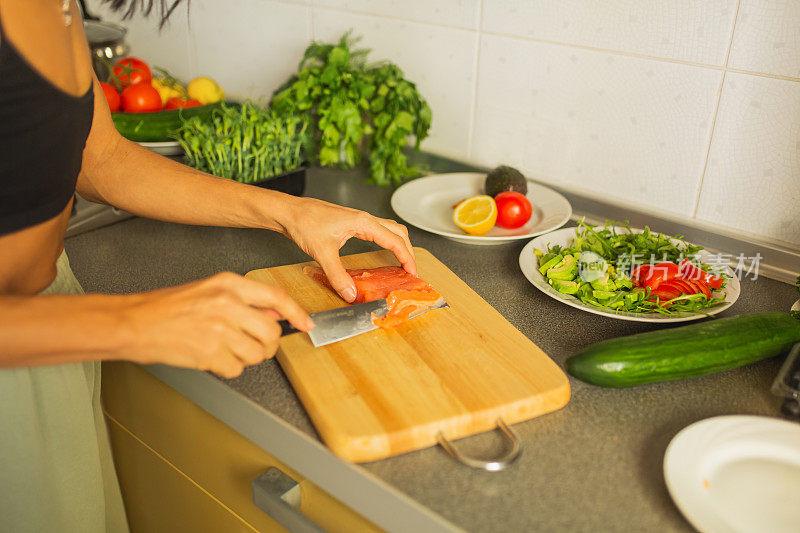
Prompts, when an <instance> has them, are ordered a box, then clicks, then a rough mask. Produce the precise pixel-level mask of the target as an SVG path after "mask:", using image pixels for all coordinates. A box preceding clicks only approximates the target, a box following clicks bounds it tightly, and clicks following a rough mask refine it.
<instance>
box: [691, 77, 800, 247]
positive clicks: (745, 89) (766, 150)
mask: <svg viewBox="0 0 800 533" xmlns="http://www.w3.org/2000/svg"><path fill="white" fill-rule="evenodd" d="M799 206H800V83H798V82H791V81H783V80H776V79H770V78H764V77H759V76H751V75H747V74H736V73H730V72H729V73H728V74H727V76H726V77H725V86H724V87H723V92H722V100H721V102H720V108H719V112H718V115H717V122H716V126H715V127H714V137H713V139H712V143H711V152H710V153H709V159H708V168H707V169H706V174H705V178H704V180H703V187H702V190H701V195H700V203H699V205H698V211H697V217H698V218H700V219H703V220H707V221H710V222H714V223H718V224H723V225H725V226H728V227H731V228H735V229H738V230H742V231H745V232H748V233H754V234H760V235H765V236H768V237H771V238H774V239H778V240H782V241H785V242H789V243H792V244H794V245H800V216H798V215H799V214H800V207H799Z"/></svg>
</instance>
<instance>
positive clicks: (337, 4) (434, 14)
mask: <svg viewBox="0 0 800 533" xmlns="http://www.w3.org/2000/svg"><path fill="white" fill-rule="evenodd" d="M490 1H491V0H490ZM315 4H316V5H318V6H322V7H332V8H338V9H347V10H350V11H359V12H361V13H366V14H370V15H383V16H387V17H393V18H399V19H404V20H413V21H417V22H427V23H429V24H438V25H441V26H454V27H456V28H471V29H477V26H478V9H479V1H478V0H433V1H431V0H315Z"/></svg>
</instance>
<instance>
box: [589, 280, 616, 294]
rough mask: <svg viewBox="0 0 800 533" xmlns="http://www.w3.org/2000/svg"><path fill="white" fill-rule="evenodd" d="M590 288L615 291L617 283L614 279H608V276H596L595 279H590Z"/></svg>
mask: <svg viewBox="0 0 800 533" xmlns="http://www.w3.org/2000/svg"><path fill="white" fill-rule="evenodd" d="M591 283H592V288H593V289H595V290H597V291H612V292H613V291H615V290H617V284H616V283H614V280H612V279H609V277H608V276H603V277H602V278H597V279H596V280H594V281H592V282H591Z"/></svg>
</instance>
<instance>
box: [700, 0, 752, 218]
mask: <svg viewBox="0 0 800 533" xmlns="http://www.w3.org/2000/svg"><path fill="white" fill-rule="evenodd" d="M740 5H741V0H737V1H736V11H735V12H734V13H733V24H732V25H731V36H730V39H729V40H728V50H727V51H726V52H725V63H724V64H723V66H722V79H720V81H719V90H717V103H716V105H715V106H714V116H713V118H712V119H711V131H710V132H709V135H708V147H707V148H706V158H705V161H703V171H702V172H701V173H700V182H699V183H698V184H697V193H696V195H695V198H694V207H693V208H692V215H691V217H692V218H695V219H696V218H697V211H698V210H699V208H700V197H701V196H702V194H703V182H704V181H705V178H706V172H707V171H708V159H709V156H710V155H711V144H712V143H713V142H714V130H715V128H716V125H717V115H719V105H720V102H721V101H722V89H723V87H724V85H725V75H726V74H727V73H728V72H727V69H728V60H729V59H730V57H731V48H733V37H734V35H735V33H736V22H737V21H738V19H739V6H740Z"/></svg>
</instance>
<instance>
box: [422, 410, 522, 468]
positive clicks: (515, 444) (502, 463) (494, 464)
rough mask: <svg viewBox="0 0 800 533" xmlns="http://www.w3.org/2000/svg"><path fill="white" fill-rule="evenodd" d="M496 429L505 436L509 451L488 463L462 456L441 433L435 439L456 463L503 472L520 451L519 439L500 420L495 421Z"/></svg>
mask: <svg viewBox="0 0 800 533" xmlns="http://www.w3.org/2000/svg"><path fill="white" fill-rule="evenodd" d="M497 429H499V430H500V431H501V432H502V433H503V434H504V435H505V436H506V439H507V440H508V441H509V442H510V443H511V449H510V450H509V451H508V452H507V453H506V454H505V455H503V456H501V457H497V458H496V459H491V460H489V461H483V460H481V459H475V458H473V457H468V456H466V455H464V454H463V453H461V452H460V451H458V449H457V448H456V447H455V446H454V445H453V443H452V442H450V441H449V440H447V438H446V437H445V436H444V433H442V432H441V431H440V432H439V434H438V435H437V436H436V438H437V440H438V441H439V445H440V446H441V447H442V448H444V449H445V451H446V452H447V453H449V454H450V455H451V456H452V457H453V459H455V460H456V461H459V462H461V463H463V464H465V465H467V466H469V467H472V468H481V469H483V470H488V471H489V472H497V471H499V470H503V469H504V468H506V467H507V466H508V465H510V464H511V463H513V462H514V460H515V459H516V458H517V457H518V456H519V452H520V450H521V449H522V446H521V445H520V443H519V437H517V435H516V433H514V432H513V431H511V428H510V427H508V426H507V425H506V423H505V422H503V419H502V418H498V419H497Z"/></svg>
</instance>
